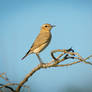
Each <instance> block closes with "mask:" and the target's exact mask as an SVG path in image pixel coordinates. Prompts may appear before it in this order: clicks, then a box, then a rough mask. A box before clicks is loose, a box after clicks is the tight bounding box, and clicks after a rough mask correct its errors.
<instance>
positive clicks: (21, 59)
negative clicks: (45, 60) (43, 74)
mask: <svg viewBox="0 0 92 92" xmlns="http://www.w3.org/2000/svg"><path fill="white" fill-rule="evenodd" d="M29 53H30V50H29V51H28V52H27V53H26V55H25V56H24V57H23V58H22V59H21V60H23V59H24V58H25V57H26V56H28V55H29Z"/></svg>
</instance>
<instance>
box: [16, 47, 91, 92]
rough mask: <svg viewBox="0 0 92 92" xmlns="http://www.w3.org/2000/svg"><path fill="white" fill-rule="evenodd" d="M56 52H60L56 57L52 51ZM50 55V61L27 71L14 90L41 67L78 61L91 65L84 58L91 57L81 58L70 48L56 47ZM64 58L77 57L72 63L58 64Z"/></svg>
mask: <svg viewBox="0 0 92 92" xmlns="http://www.w3.org/2000/svg"><path fill="white" fill-rule="evenodd" d="M56 52H61V54H60V55H59V56H58V57H55V56H54V53H56ZM51 57H52V58H53V60H52V61H50V62H49V63H43V64H39V65H37V66H36V67H35V68H34V69H33V70H32V71H31V72H30V73H28V74H27V75H26V77H25V78H24V80H22V81H21V82H20V83H19V85H18V87H17V88H16V92H19V91H20V89H21V87H22V86H23V85H24V83H26V82H27V81H28V79H29V78H30V77H31V76H32V75H33V74H34V73H35V72H36V71H38V70H40V69H42V68H49V67H64V66H70V65H73V64H77V63H80V62H84V63H85V64H90V65H92V63H90V62H87V61H86V60H88V59H89V58H91V57H92V55H91V56H89V57H87V58H85V59H84V58H82V57H81V56H80V55H79V54H78V53H76V52H74V50H73V49H72V48H70V49H68V50H66V49H62V50H61V49H58V50H53V51H52V52H51ZM61 57H63V58H62V59H60V58H61ZM66 59H77V61H76V62H72V63H69V64H63V65H62V64H60V63H61V62H63V61H65V60H66Z"/></svg>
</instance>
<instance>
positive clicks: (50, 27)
mask: <svg viewBox="0 0 92 92" xmlns="http://www.w3.org/2000/svg"><path fill="white" fill-rule="evenodd" d="M53 27H55V25H51V24H43V25H42V27H41V29H42V30H46V31H50V30H51V29H52V28H53Z"/></svg>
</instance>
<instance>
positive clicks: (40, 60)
mask: <svg viewBox="0 0 92 92" xmlns="http://www.w3.org/2000/svg"><path fill="white" fill-rule="evenodd" d="M36 56H37V57H38V59H39V62H40V64H44V63H43V62H42V59H41V58H40V56H39V54H38V53H36Z"/></svg>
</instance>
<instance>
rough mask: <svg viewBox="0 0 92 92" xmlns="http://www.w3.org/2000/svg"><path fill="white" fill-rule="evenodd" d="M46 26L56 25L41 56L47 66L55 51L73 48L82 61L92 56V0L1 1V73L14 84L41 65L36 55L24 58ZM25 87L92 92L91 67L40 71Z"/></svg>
mask: <svg viewBox="0 0 92 92" xmlns="http://www.w3.org/2000/svg"><path fill="white" fill-rule="evenodd" d="M44 23H50V24H54V25H56V28H53V29H52V31H51V32H52V41H51V43H50V45H49V46H48V47H47V48H46V49H45V50H44V51H43V52H41V53H40V56H41V58H42V59H43V61H44V62H49V61H50V60H51V59H52V58H51V56H50V52H51V51H52V50H54V49H68V48H70V47H71V46H72V47H73V49H74V50H75V52H79V53H80V55H81V56H83V57H87V56H89V55H91V54H92V0H0V72H6V73H7V76H8V78H9V79H10V80H11V82H20V81H21V80H23V78H24V77H25V75H26V74H27V73H29V72H30V71H31V70H32V69H33V68H34V67H35V66H36V65H37V64H39V61H38V59H37V57H36V56H35V55H34V54H33V55H29V56H28V57H27V58H26V59H25V60H24V61H22V60H21V58H22V57H23V56H24V55H25V53H26V52H27V51H28V50H29V48H30V46H31V45H32V43H33V41H34V40H35V38H36V36H37V34H38V33H39V31H40V27H41V25H42V24H44ZM90 61H92V59H90ZM66 63H67V62H66ZM0 83H3V84H4V83H6V82H5V81H3V80H2V79H0ZM26 85H29V86H30V87H31V92H92V66H91V65H87V64H84V63H79V64H76V65H73V66H68V67H60V68H49V69H41V70H40V71H38V72H36V73H35V74H34V75H33V76H32V77H31V78H30V79H29V81H28V82H27V83H26Z"/></svg>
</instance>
